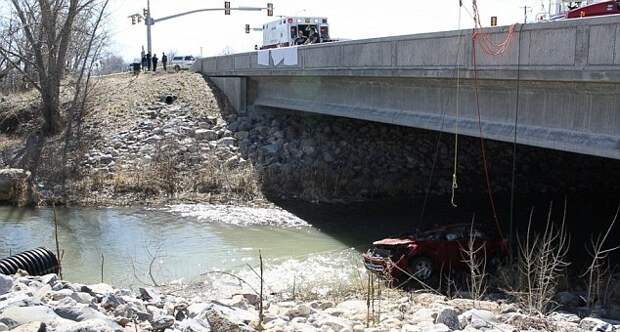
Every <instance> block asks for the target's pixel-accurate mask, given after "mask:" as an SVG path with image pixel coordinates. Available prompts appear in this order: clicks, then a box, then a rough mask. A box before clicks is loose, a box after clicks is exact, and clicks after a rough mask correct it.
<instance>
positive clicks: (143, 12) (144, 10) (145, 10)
mask: <svg viewBox="0 0 620 332" xmlns="http://www.w3.org/2000/svg"><path fill="white" fill-rule="evenodd" d="M142 16H144V17H148V16H149V11H148V9H146V8H143V9H142Z"/></svg>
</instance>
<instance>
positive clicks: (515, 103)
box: [193, 15, 620, 159]
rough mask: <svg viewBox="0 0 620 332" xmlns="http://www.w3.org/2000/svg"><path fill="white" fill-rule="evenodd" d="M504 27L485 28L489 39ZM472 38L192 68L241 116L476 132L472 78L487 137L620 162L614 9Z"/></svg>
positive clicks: (437, 36)
mask: <svg viewBox="0 0 620 332" xmlns="http://www.w3.org/2000/svg"><path fill="white" fill-rule="evenodd" d="M508 31H509V27H495V28H489V29H485V33H487V34H488V37H489V38H490V40H492V41H494V42H500V41H502V40H504V39H505V38H506V36H507V33H508ZM472 33H473V31H472V30H461V31H448V32H436V33H425V34H416V35H406V36H398V37H387V38H376V39H366V40H356V41H347V42H336V43H326V44H318V45H310V46H303V47H297V48H287V49H276V50H272V51H271V53H269V52H270V51H259V52H251V53H243V54H234V55H229V56H221V57H212V58H203V59H200V60H199V61H197V62H196V63H195V64H194V67H193V69H194V70H195V71H197V72H201V73H203V74H204V75H205V76H207V77H209V78H210V79H211V80H212V81H213V82H214V83H215V84H216V85H217V86H218V87H219V88H220V89H221V90H222V91H223V92H224V93H225V94H226V95H227V97H228V98H229V100H230V101H231V103H232V104H233V106H234V107H235V108H236V109H237V110H238V111H240V112H244V111H246V110H251V109H252V108H254V107H273V108H281V109H288V110H292V111H303V112H315V113H322V114H327V115H333V116H342V117H349V118H356V119H364V120H369V121H378V122H384V123H391V124H398V125H402V126H409V127H416V128H423V129H430V130H441V131H445V132H449V133H453V132H455V130H457V129H458V132H459V133H461V134H464V135H469V136H476V137H477V136H479V135H480V131H479V122H478V112H477V107H476V105H477V103H476V93H475V91H476V89H475V85H476V83H475V82H478V86H479V89H478V91H479V105H480V115H481V119H480V124H481V128H482V133H483V135H484V137H485V138H489V139H494V140H499V141H504V142H513V141H514V140H515V138H516V142H517V143H519V144H526V145H531V146H536V147H543V148H550V149H556V150H562V151H569V152H576V153H581V154H588V155H595V156H601V157H608V158H613V159H620V16H617V15H614V16H607V17H598V18H586V19H575V20H567V21H561V22H550V23H538V24H528V25H523V26H520V25H518V26H516V27H515V29H514V34H513V38H512V41H511V42H510V45H509V47H508V49H507V50H506V52H505V53H504V54H503V55H500V56H493V55H489V54H487V53H485V52H483V50H482V49H481V48H480V45H479V44H478V43H476V45H477V46H476V49H475V50H474V48H473V47H474V46H473V45H474V44H473V43H472ZM474 53H475V64H474ZM474 67H475V68H476V69H477V70H476V71H474ZM475 75H477V77H478V78H479V79H478V80H477V81H476V80H474V78H475ZM457 77H458V79H457ZM457 81H458V82H459V84H458V88H457ZM457 91H458V93H457ZM457 101H458V102H457ZM457 106H458V116H457ZM457 124H458V128H457ZM515 130H516V134H515Z"/></svg>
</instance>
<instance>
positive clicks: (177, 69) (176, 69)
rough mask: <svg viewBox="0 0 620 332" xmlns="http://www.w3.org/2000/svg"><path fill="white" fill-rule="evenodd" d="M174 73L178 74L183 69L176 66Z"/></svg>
mask: <svg viewBox="0 0 620 332" xmlns="http://www.w3.org/2000/svg"><path fill="white" fill-rule="evenodd" d="M174 71H176V72H177V73H178V72H179V71H181V67H179V66H178V65H176V66H174Z"/></svg>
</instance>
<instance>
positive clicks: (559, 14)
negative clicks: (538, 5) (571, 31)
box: [537, 0, 620, 21]
mask: <svg viewBox="0 0 620 332" xmlns="http://www.w3.org/2000/svg"><path fill="white" fill-rule="evenodd" d="M547 9H548V12H543V13H540V14H537V20H538V21H558V20H565V19H572V18H581V17H592V16H601V15H613V14H620V0H607V1H601V0H583V1H568V0H562V1H560V2H557V3H555V4H553V5H552V4H551V1H549V6H548V8H547Z"/></svg>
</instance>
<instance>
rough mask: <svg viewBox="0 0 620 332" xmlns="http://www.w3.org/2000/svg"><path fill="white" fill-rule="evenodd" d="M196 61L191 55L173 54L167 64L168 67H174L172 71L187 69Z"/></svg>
mask: <svg viewBox="0 0 620 332" xmlns="http://www.w3.org/2000/svg"><path fill="white" fill-rule="evenodd" d="M194 62H196V58H194V56H193V55H175V56H174V57H172V60H171V61H170V63H169V64H168V67H170V68H172V69H174V71H180V70H189V69H190V68H192V65H193V64H194Z"/></svg>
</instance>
